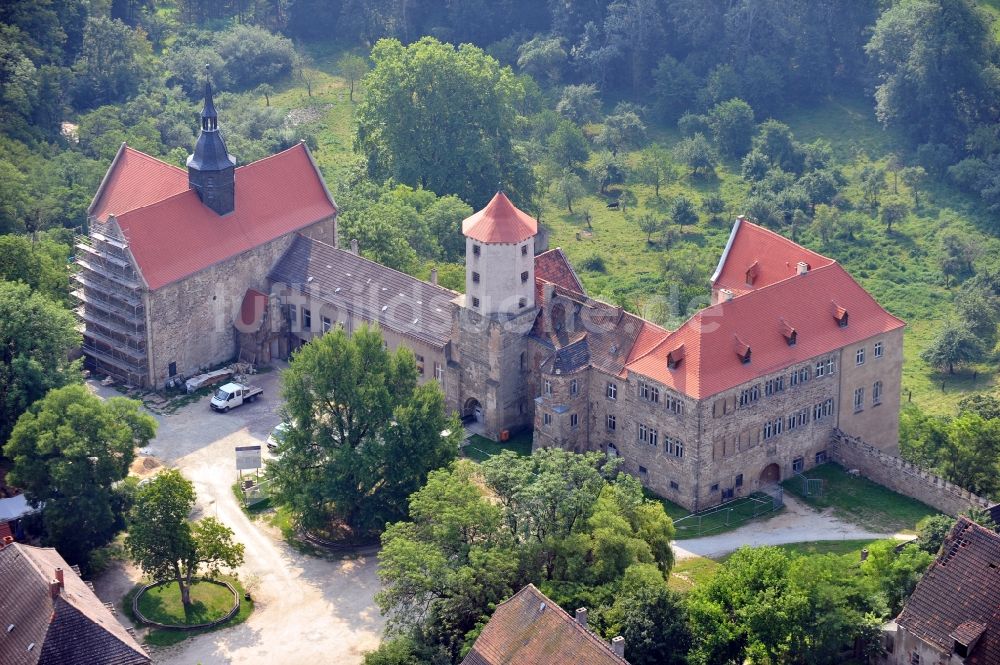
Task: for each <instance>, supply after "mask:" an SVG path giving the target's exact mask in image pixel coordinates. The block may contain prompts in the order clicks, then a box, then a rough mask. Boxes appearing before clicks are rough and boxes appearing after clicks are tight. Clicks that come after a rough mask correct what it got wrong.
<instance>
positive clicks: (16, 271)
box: [0, 234, 70, 302]
mask: <svg viewBox="0 0 1000 665" xmlns="http://www.w3.org/2000/svg"><path fill="white" fill-rule="evenodd" d="M54 238H55V234H42V236H41V237H40V238H39V239H38V240H37V241H32V240H31V239H30V238H28V237H27V236H19V235H0V280H5V281H8V282H23V283H25V284H27V285H28V286H29V287H31V290H32V291H33V292H35V293H39V294H41V295H44V296H47V297H48V298H51V299H52V300H54V301H56V302H66V301H67V300H68V299H69V282H68V274H67V272H68V271H67V265H68V263H69V253H70V247H69V245H66V244H63V243H61V242H59V241H57V240H55V239H54Z"/></svg>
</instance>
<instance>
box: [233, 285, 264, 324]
mask: <svg viewBox="0 0 1000 665" xmlns="http://www.w3.org/2000/svg"><path fill="white" fill-rule="evenodd" d="M265 312H267V294H266V293H261V292H260V291H258V290H257V289H247V292H246V293H245V294H243V302H241V303H240V320H239V323H240V324H242V327H243V329H245V330H258V329H259V328H260V325H261V323H263V322H264V313H265Z"/></svg>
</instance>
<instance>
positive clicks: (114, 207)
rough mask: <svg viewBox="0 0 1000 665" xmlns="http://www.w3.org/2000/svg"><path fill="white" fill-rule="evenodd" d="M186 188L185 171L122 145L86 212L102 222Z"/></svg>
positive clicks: (178, 192) (183, 190) (186, 178)
mask: <svg viewBox="0 0 1000 665" xmlns="http://www.w3.org/2000/svg"><path fill="white" fill-rule="evenodd" d="M187 189H188V176H187V171H185V170H184V169H181V168H178V167H176V166H173V165H172V164H167V163H166V162H163V161H160V160H159V159H156V158H155V157H150V156H149V155H147V154H146V153H144V152H139V151H138V150H136V149H135V148H130V147H128V146H127V145H126V144H124V143H122V145H121V147H120V148H118V153H117V154H116V155H115V158H114V160H112V162H111V166H110V167H109V168H108V172H107V173H106V174H105V176H104V180H103V181H102V182H101V186H100V187H99V188H98V189H97V194H95V195H94V200H93V201H92V202H91V204H90V208H89V209H88V211H87V213H88V214H89V215H90V216H91V217H94V218H96V219H98V220H100V221H102V222H106V221H107V220H108V216H109V215H120V214H122V213H124V212H128V211H129V210H135V209H136V208H141V207H143V206H148V205H152V204H154V203H156V202H157V201H162V200H163V199H167V198H170V197H171V196H174V195H176V194H180V193H181V192H185V191H187Z"/></svg>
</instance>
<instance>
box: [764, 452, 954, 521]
mask: <svg viewBox="0 0 1000 665" xmlns="http://www.w3.org/2000/svg"><path fill="white" fill-rule="evenodd" d="M806 476H807V477H809V478H821V479H823V480H825V481H826V489H825V492H824V494H823V496H820V497H815V496H810V497H806V496H804V495H803V493H802V481H801V479H800V478H797V477H796V478H789V479H788V480H786V481H785V482H783V483H782V486H783V487H784V488H785V490H786V491H788V492H790V493H792V494H794V495H795V496H796V497H797V498H799V499H801V500H802V501H804V502H805V503H807V504H809V505H810V506H812V507H814V508H817V509H820V510H823V509H826V508H832V509H833V513H834V514H835V515H836V516H837V517H839V518H841V519H844V520H847V521H849V522H853V523H855V524H857V525H859V526H862V527H864V528H867V529H872V530H873V531H881V532H884V533H894V532H899V531H903V532H913V531H914V529H915V527H916V524H917V522H918V521H920V520H921V519H922V518H924V517H926V516H928V515H936V514H938V511H937V510H935V509H933V508H931V507H930V506H928V505H925V504H923V503H921V502H919V501H917V500H915V499H911V498H910V497H907V496H903V495H902V494H897V493H896V492H893V491H892V490H890V489H887V488H885V487H882V486H881V485H878V484H876V483H873V482H872V481H870V480H868V479H867V478H862V477H860V476H851V475H849V474H848V473H847V472H846V471H845V470H844V469H843V468H842V467H840V466H838V465H836V464H833V463H828V464H822V465H820V466H817V467H815V468H813V469H810V470H809V471H807V472H806Z"/></svg>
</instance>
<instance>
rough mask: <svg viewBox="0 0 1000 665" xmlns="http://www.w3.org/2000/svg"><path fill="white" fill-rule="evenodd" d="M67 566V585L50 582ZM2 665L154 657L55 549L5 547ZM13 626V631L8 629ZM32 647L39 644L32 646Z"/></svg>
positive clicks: (96, 663)
mask: <svg viewBox="0 0 1000 665" xmlns="http://www.w3.org/2000/svg"><path fill="white" fill-rule="evenodd" d="M57 567H59V568H62V570H63V581H64V586H63V589H62V590H61V591H60V592H59V596H58V597H56V598H53V597H52V594H51V592H50V590H49V583H50V581H51V580H53V579H55V569H56V568H57ZM0 589H3V591H4V592H3V593H0V623H2V624H3V626H4V630H3V631H0V663H4V665H36V664H37V665H144V664H146V663H149V662H150V658H149V656H148V655H146V653H145V651H143V649H142V647H141V646H139V643H138V642H136V640H135V638H134V637H132V636H131V635H130V634H129V632H128V631H127V630H126V629H125V627H124V626H122V624H120V623H119V622H118V620H117V619H116V618H115V617H114V615H112V614H111V612H110V610H108V608H107V607H105V605H104V603H102V602H101V601H100V600H99V599H98V598H97V596H95V595H94V592H93V591H91V590H90V588H89V587H88V586H87V584H86V583H85V582H84V581H83V580H81V579H80V578H79V576H78V575H77V574H76V573H75V572H74V571H73V569H71V568H70V566H69V564H67V563H66V561H65V560H63V558H62V557H61V556H59V554H58V553H57V552H56V551H55V550H54V549H49V548H39V547H30V546H28V545H21V544H19V543H15V544H12V545H8V546H6V547H4V548H2V549H0ZM11 624H13V626H14V627H13V629H11V630H10V631H7V630H6V627H7V626H9V625H11ZM29 645H34V646H32V647H31V648H30V650H29V648H28V647H29Z"/></svg>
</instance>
